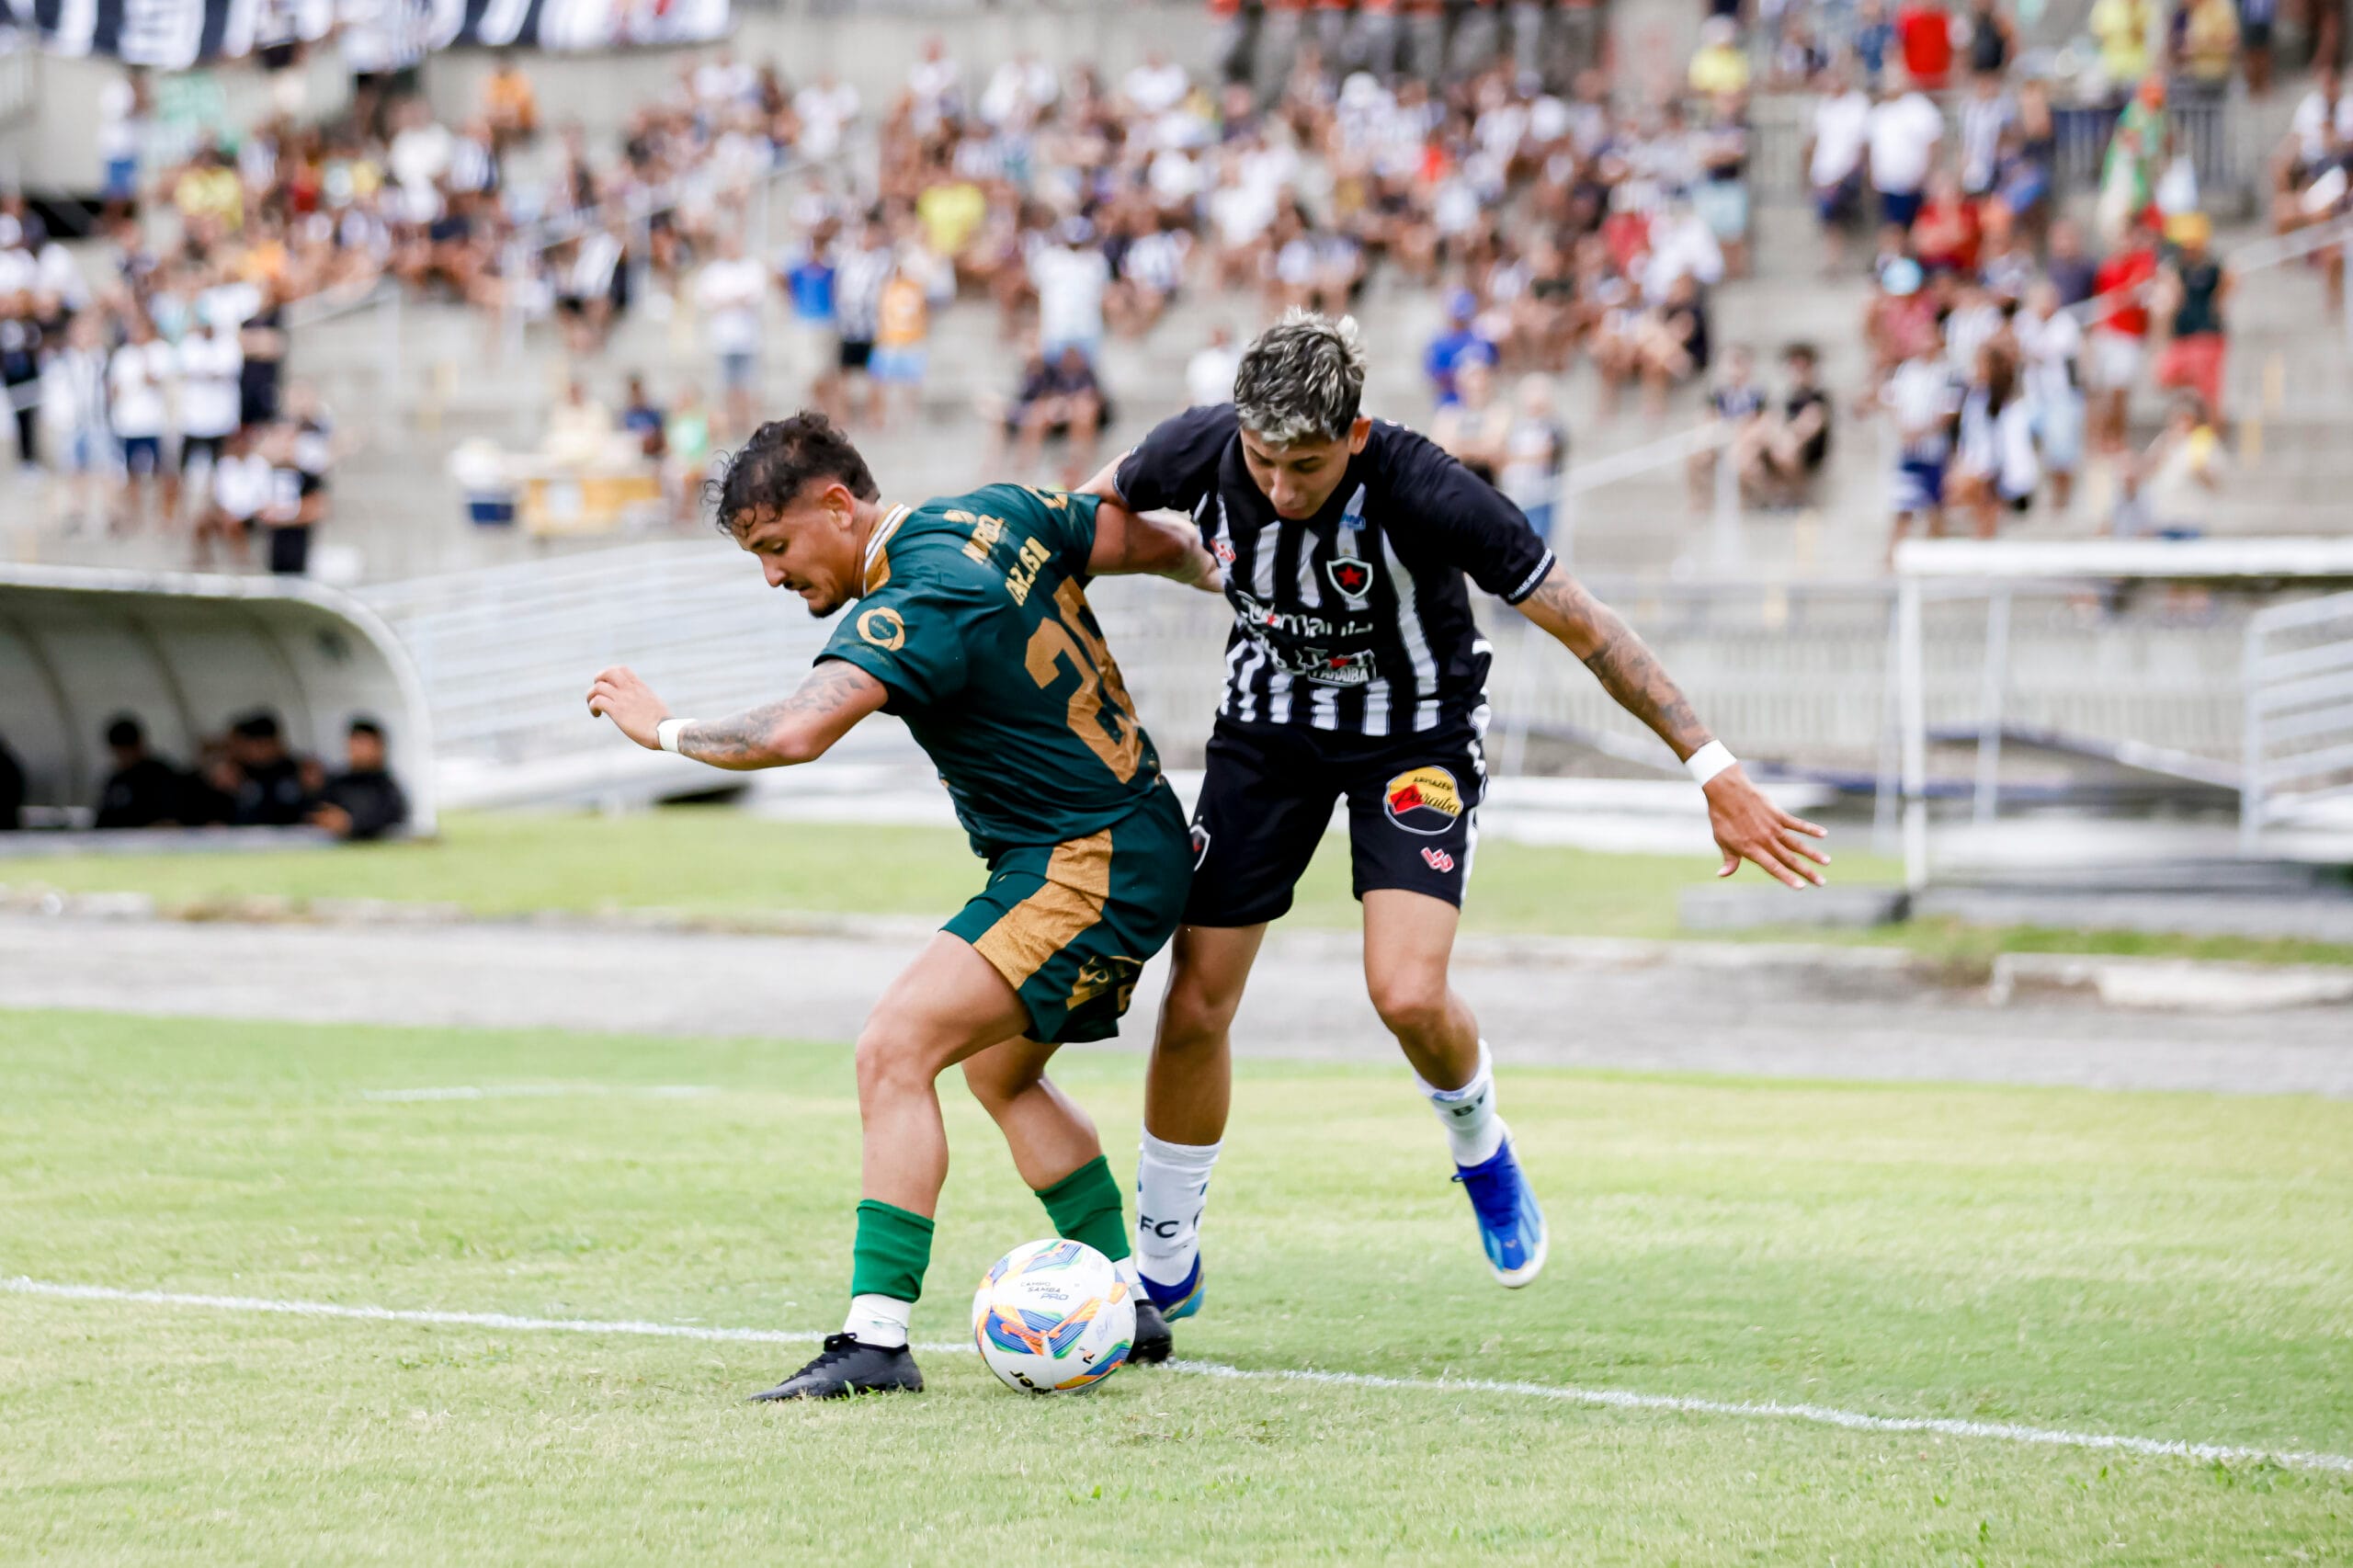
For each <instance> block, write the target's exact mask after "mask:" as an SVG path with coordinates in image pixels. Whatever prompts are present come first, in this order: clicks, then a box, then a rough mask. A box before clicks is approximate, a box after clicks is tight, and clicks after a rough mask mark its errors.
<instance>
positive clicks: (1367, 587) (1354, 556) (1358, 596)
mask: <svg viewBox="0 0 2353 1568" xmlns="http://www.w3.org/2000/svg"><path fill="white" fill-rule="evenodd" d="M1362 532H1364V486H1363V485H1361V484H1359V485H1358V486H1357V488H1356V494H1353V495H1350V496H1349V497H1348V504H1347V506H1344V507H1342V508H1341V509H1340V528H1339V531H1338V532H1337V533H1336V535H1335V536H1334V537H1333V540H1332V559H1331V560H1329V561H1326V562H1324V578H1325V579H1326V580H1327V581H1329V582H1330V583H1331V585H1332V586H1333V587H1335V588H1336V589H1338V590H1339V594H1340V597H1341V598H1343V599H1345V600H1347V606H1348V608H1350V609H1362V608H1364V601H1365V596H1366V595H1367V594H1369V593H1370V592H1371V591H1372V564H1371V562H1368V561H1366V560H1365V558H1364V557H1363V555H1362V554H1360V553H1359V551H1360V550H1361V549H1362V546H1360V545H1359V544H1358V542H1357V536H1358V535H1359V534H1361V533H1362Z"/></svg>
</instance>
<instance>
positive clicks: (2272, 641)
mask: <svg viewBox="0 0 2353 1568" xmlns="http://www.w3.org/2000/svg"><path fill="white" fill-rule="evenodd" d="M2245 692H2246V729H2245V761H2244V763H2243V765H2242V767H2243V777H2244V778H2245V783H2244V785H2243V787H2242V789H2241V791H2240V796H2239V832H2240V837H2241V842H2242V845H2243V846H2244V847H2245V849H2246V850H2247V851H2248V852H2249V853H2253V852H2254V851H2255V850H2256V849H2257V848H2258V847H2259V846H2260V845H2261V844H2262V842H2263V838H2264V835H2265V834H2267V833H2268V832H2271V831H2275V830H2279V829H2288V828H2295V827H2300V826H2318V825H2323V824H2328V823H2329V819H2332V818H2333V819H2334V821H2333V825H2334V826H2335V827H2336V830H2337V831H2339V832H2344V831H2347V830H2353V594H2331V595H2328V596H2326V597H2322V598H2316V599H2306V600H2303V601H2302V602H2300V603H2295V604H2284V605H2274V606H2273V607H2271V608H2268V609H2265V610H2261V611H2258V612H2257V613H2256V615H2255V616H2253V617H2252V618H2251V619H2249V620H2248V621H2247V626H2246V654H2245Z"/></svg>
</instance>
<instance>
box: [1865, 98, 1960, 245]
mask: <svg viewBox="0 0 2353 1568" xmlns="http://www.w3.org/2000/svg"><path fill="white" fill-rule="evenodd" d="M1868 132H1869V142H1870V176H1871V189H1872V190H1873V191H1874V192H1875V193H1877V195H1878V197H1879V221H1880V222H1881V223H1893V224H1894V225H1896V226H1897V227H1899V228H1904V229H1908V228H1910V227H1911V226H1912V220H1913V219H1915V218H1916V217H1918V216H1919V215H1920V198H1921V193H1922V191H1923V189H1924V188H1925V187H1927V183H1928V175H1929V173H1930V171H1932V170H1933V169H1934V168H1935V167H1936V164H1937V147H1938V143H1940V142H1943V140H1944V134H1945V117H1944V115H1943V113H1942V112H1941V111H1940V110H1939V109H1938V108H1937V106H1936V105H1935V104H1934V103H1932V102H1930V101H1929V99H1928V97H1927V95H1926V94H1925V93H1920V92H1917V91H1915V90H1913V89H1912V88H1910V87H1908V86H1907V87H1905V89H1904V91H1902V92H1900V93H1899V92H1897V91H1895V90H1894V89H1893V88H1892V87H1891V88H1887V89H1884V90H1882V91H1881V94H1880V97H1879V101H1878V102H1877V103H1875V104H1873V105H1872V106H1871V113H1870V122H1869V126H1868Z"/></svg>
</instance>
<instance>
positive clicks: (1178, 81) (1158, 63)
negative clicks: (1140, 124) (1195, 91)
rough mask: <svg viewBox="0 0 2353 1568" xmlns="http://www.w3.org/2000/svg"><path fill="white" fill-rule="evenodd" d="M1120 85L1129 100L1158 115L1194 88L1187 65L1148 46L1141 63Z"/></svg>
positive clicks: (1140, 109)
mask: <svg viewBox="0 0 2353 1568" xmlns="http://www.w3.org/2000/svg"><path fill="white" fill-rule="evenodd" d="M1120 88H1121V90H1122V91H1124V92H1125V93H1126V94H1127V97H1128V102H1130V103H1131V104H1133V105H1134V106H1135V107H1136V108H1137V109H1138V110H1139V111H1140V112H1142V113H1143V114H1147V115H1152V116H1155V117H1156V116H1159V115H1164V114H1166V113H1167V112H1168V111H1169V110H1170V109H1173V108H1176V106H1177V105H1178V104H1181V103H1183V102H1184V101H1185V98H1186V96H1187V95H1188V93H1190V92H1191V91H1192V83H1191V81H1190V80H1189V79H1188V77H1187V76H1186V74H1185V68H1184V67H1183V66H1182V65H1178V64H1176V62H1173V61H1171V60H1170V59H1169V58H1168V56H1167V55H1165V54H1164V53H1163V52H1161V51H1159V50H1157V49H1147V50H1145V51H1144V52H1143V61H1142V63H1141V64H1139V65H1137V66H1135V67H1134V68H1132V69H1131V70H1130V71H1129V72H1128V74H1127V75H1126V76H1125V77H1124V78H1122V79H1121V81H1120Z"/></svg>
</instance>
